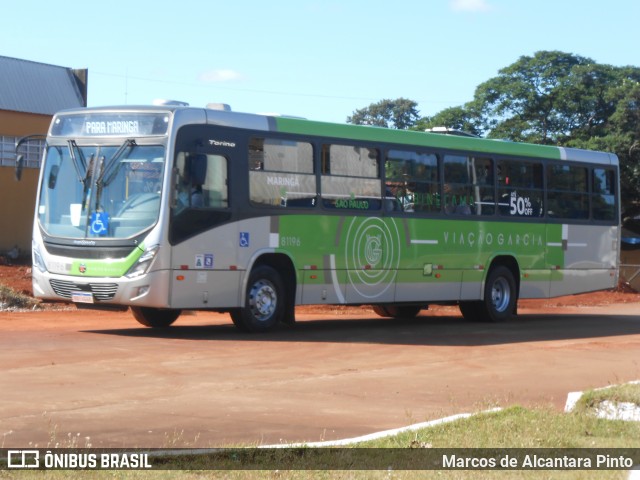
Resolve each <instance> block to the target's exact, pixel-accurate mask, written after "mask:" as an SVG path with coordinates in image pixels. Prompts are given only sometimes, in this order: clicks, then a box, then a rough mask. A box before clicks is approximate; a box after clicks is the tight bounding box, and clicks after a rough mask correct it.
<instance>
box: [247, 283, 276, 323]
mask: <svg viewBox="0 0 640 480" xmlns="http://www.w3.org/2000/svg"><path fill="white" fill-rule="evenodd" d="M277 303H278V296H277V295H276V289H275V287H274V286H273V284H272V283H271V282H269V281H267V280H260V281H258V282H256V283H255V284H254V285H253V287H252V288H251V291H250V292H249V308H251V313H252V314H253V316H254V317H255V318H256V319H257V320H259V321H261V322H262V321H265V320H268V319H269V318H270V317H271V316H272V315H273V313H274V312H275V311H276V305H277Z"/></svg>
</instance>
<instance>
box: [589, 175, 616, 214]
mask: <svg viewBox="0 0 640 480" xmlns="http://www.w3.org/2000/svg"><path fill="white" fill-rule="evenodd" d="M591 192H592V193H591V212H592V218H593V219H594V220H615V219H616V217H617V215H616V173H615V171H614V170H612V169H605V168H594V169H593V187H592V190H591Z"/></svg>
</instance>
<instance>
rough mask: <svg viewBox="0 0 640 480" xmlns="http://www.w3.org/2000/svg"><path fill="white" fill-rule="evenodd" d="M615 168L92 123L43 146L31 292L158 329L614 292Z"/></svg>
mask: <svg viewBox="0 0 640 480" xmlns="http://www.w3.org/2000/svg"><path fill="white" fill-rule="evenodd" d="M619 205H620V200H619V169H618V159H617V157H616V156H615V155H612V154H610V153H603V152H592V151H583V150H576V149H570V148H559V147H552V146H539V145H530V144H518V143H512V142H505V141H495V140H487V139H480V138H469V137H463V136H454V135H443V134H438V133H425V132H411V131H399V130H390V129H384V128H376V127H364V126H354V125H340V124H330V123H322V122H314V121H309V120H304V119H300V118H290V117H280V116H263V115H253V114H244V113H236V112H231V111H230V110H229V109H227V108H221V109H213V108H193V107H188V106H184V105H180V106H177V105H159V106H149V107H117V108H87V109H78V110H68V111H63V112H60V113H58V114H56V115H55V116H54V118H53V120H52V123H51V127H50V129H49V132H48V135H47V138H46V144H45V153H44V157H43V162H42V166H41V173H40V181H39V188H38V194H37V203H36V212H35V221H34V228H33V245H32V247H33V248H32V252H33V265H34V267H33V290H34V293H35V295H36V296H38V297H40V298H43V299H48V300H66V301H71V302H74V303H76V304H78V305H79V306H83V307H88V308H109V307H111V308H115V307H117V308H127V307H128V308H130V309H131V311H132V312H133V316H134V317H135V319H136V320H137V321H139V322H140V323H142V324H143V325H146V326H149V327H166V326H168V325H170V324H172V323H173V322H174V321H175V320H176V319H177V318H178V317H179V315H180V313H181V312H182V311H184V310H211V311H219V312H229V313H230V316H231V319H232V320H233V322H234V324H235V325H236V326H237V327H238V328H240V329H241V330H244V331H267V330H270V329H272V328H273V327H275V326H276V325H277V324H279V323H285V324H288V323H292V322H294V319H295V306H296V305H311V304H314V305H318V304H327V305H329V304H331V305H336V304H337V305H373V306H374V310H375V311H376V312H377V313H378V314H380V315H383V316H389V317H411V316H415V315H417V314H418V312H419V311H420V310H421V309H424V308H427V307H428V305H429V304H440V303H448V304H452V303H453V304H458V305H459V306H460V310H461V311H462V314H463V315H464V317H465V318H467V319H471V320H481V321H482V320H486V321H494V322H497V321H504V320H507V319H509V318H510V317H512V316H514V315H515V314H516V312H517V301H518V299H519V298H548V297H553V296H560V295H567V294H574V293H580V292H589V291H594V290H602V289H608V288H612V287H615V286H616V284H617V280H618V278H617V277H618V273H617V272H618V271H617V262H618V256H619V245H620V225H619V218H620V215H619V208H620V207H619Z"/></svg>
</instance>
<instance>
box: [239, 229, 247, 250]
mask: <svg viewBox="0 0 640 480" xmlns="http://www.w3.org/2000/svg"><path fill="white" fill-rule="evenodd" d="M240 247H242V248H248V247H249V232H240Z"/></svg>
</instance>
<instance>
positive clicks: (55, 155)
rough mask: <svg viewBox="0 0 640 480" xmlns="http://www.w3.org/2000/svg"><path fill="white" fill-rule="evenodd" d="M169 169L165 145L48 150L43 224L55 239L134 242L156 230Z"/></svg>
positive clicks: (73, 146) (72, 143)
mask: <svg viewBox="0 0 640 480" xmlns="http://www.w3.org/2000/svg"><path fill="white" fill-rule="evenodd" d="M164 165H165V148H164V146H162V145H137V144H136V142H135V141H134V140H125V141H124V142H123V143H120V144H118V143H116V142H114V144H109V145H99V146H96V145H92V146H79V145H77V144H76V142H75V141H74V140H69V141H68V142H66V144H60V145H49V146H48V147H47V151H46V156H45V161H44V166H43V168H44V172H43V176H42V185H41V186H40V202H39V204H38V221H39V223H40V226H41V227H42V228H43V229H44V231H45V232H46V233H47V234H49V235H52V236H54V235H55V236H59V237H66V238H78V239H82V238H92V239H96V238H104V239H119V238H129V237H132V236H135V235H138V234H140V233H141V232H142V231H144V230H146V229H148V228H149V227H151V226H152V225H154V224H155V223H156V221H157V219H158V214H159V211H160V195H161V190H162V178H163V172H164Z"/></svg>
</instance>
